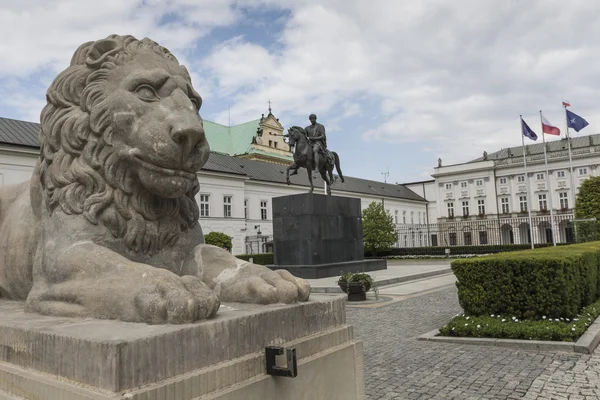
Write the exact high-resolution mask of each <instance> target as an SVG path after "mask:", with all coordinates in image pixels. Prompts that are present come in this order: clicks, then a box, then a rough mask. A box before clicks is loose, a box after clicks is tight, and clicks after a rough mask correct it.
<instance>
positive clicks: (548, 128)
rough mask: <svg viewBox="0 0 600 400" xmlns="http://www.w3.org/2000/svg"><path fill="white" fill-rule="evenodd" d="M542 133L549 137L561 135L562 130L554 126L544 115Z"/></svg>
mask: <svg viewBox="0 0 600 400" xmlns="http://www.w3.org/2000/svg"><path fill="white" fill-rule="evenodd" d="M542 132H544V133H547V134H548V135H556V136H559V135H560V129H558V128H557V127H556V126H554V125H552V124H551V123H550V122H549V121H548V120H547V119H546V118H545V117H544V116H543V115H542Z"/></svg>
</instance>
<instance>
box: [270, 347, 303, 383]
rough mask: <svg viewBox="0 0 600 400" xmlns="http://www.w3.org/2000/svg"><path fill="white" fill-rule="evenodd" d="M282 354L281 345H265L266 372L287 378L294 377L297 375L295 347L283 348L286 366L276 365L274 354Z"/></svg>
mask: <svg viewBox="0 0 600 400" xmlns="http://www.w3.org/2000/svg"><path fill="white" fill-rule="evenodd" d="M282 354H283V347H280V346H267V347H266V348H265V355H266V359H267V374H269V375H273V376H287V377H288V378H295V377H296V376H298V360H297V359H296V348H295V347H293V348H291V349H285V355H286V358H287V368H285V367H279V366H277V362H276V356H280V355H282Z"/></svg>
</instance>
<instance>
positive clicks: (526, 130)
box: [521, 118, 538, 140]
mask: <svg viewBox="0 0 600 400" xmlns="http://www.w3.org/2000/svg"><path fill="white" fill-rule="evenodd" d="M521 131H522V132H523V136H525V137H528V138H529V139H531V140H537V138H538V137H537V135H536V134H535V132H534V131H532V130H531V128H530V127H529V125H527V123H526V122H525V121H523V118H521Z"/></svg>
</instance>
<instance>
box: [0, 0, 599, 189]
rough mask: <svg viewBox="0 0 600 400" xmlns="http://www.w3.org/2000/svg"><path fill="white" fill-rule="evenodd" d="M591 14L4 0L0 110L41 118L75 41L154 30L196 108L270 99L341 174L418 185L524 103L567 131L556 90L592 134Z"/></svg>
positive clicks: (539, 6) (536, 6) (585, 3)
mask: <svg viewBox="0 0 600 400" xmlns="http://www.w3.org/2000/svg"><path fill="white" fill-rule="evenodd" d="M599 20H600V7H599V6H598V2H597V1H593V0H571V1H569V2H565V1H564V0H561V1H555V0H485V1H482V0H454V1H447V0H420V1H414V0H389V1H388V0H369V1H367V0H318V1H311V0H237V1H229V0H101V1H97V0H51V1H47V0H3V1H2V2H0V37H2V40H1V41H0V52H1V54H2V57H1V62H0V116H3V117H8V118H15V119H24V120H28V121H36V122H37V121H39V114H40V111H41V108H42V107H43V105H44V103H45V100H44V95H45V91H46V88H47V87H48V85H49V84H50V82H51V80H52V79H53V77H54V76H55V75H56V74H57V72H59V71H60V70H62V69H64V68H65V67H66V66H67V65H68V62H69V61H70V58H71V56H72V54H73V51H74V50H75V49H76V48H77V47H78V45H79V44H81V43H83V42H86V41H89V40H97V39H101V38H104V37H106V36H107V35H109V34H112V33H119V34H132V35H134V36H136V37H139V38H142V37H144V36H148V37H150V38H152V39H154V40H155V41H157V42H159V43H160V44H163V45H165V46H166V47H168V48H169V49H170V50H171V51H172V52H173V53H174V54H175V55H176V56H177V57H178V58H179V60H180V61H182V62H183V63H185V64H186V65H187V66H188V69H189V70H190V71H191V72H192V78H193V81H194V85H195V87H196V89H197V90H198V91H199V92H200V94H201V95H202V96H203V99H204V104H203V107H202V110H201V114H202V116H203V117H204V118H205V119H208V120H212V121H216V122H220V123H225V124H227V123H228V119H229V110H230V114H231V123H232V124H235V123H241V122H245V121H248V120H252V119H256V118H259V117H260V115H261V113H265V112H266V111H267V107H268V105H267V101H268V99H270V100H271V102H272V107H273V112H274V113H275V114H276V116H277V117H279V118H280V122H282V124H283V125H284V126H285V127H289V126H292V125H301V126H306V125H307V124H308V123H309V121H308V115H309V114H310V113H315V114H317V116H318V121H319V122H321V123H323V124H324V125H325V127H326V129H327V133H328V145H329V148H330V149H332V150H335V151H337V152H338V153H339V154H340V157H341V160H342V169H343V171H344V174H345V175H349V176H355V177H361V178H367V179H374V180H380V181H383V180H384V175H382V172H386V171H387V170H388V168H389V176H388V177H387V181H388V182H401V183H402V182H410V181H417V180H423V179H429V177H430V174H431V173H432V172H433V167H434V166H435V165H437V159H438V158H442V160H443V163H444V165H447V164H452V163H460V162H465V161H468V160H471V159H473V158H477V157H480V156H481V154H482V152H483V151H484V150H486V151H487V152H488V153H491V152H493V151H496V150H499V149H501V148H503V147H509V146H518V145H520V144H521V139H520V131H519V115H520V114H523V117H524V119H525V120H526V121H527V122H528V123H529V125H530V126H531V127H532V128H533V129H534V130H535V131H537V133H538V135H539V134H540V132H539V131H540V127H539V126H540V123H539V110H543V112H544V116H545V117H546V118H547V119H548V120H550V122H552V123H553V124H555V125H557V126H559V127H560V128H561V130H562V131H564V124H565V122H564V112H563V109H562V107H561V101H562V100H568V101H570V103H571V104H572V108H571V109H572V111H574V112H576V113H578V114H579V115H581V116H583V117H584V118H586V119H587V120H588V122H589V123H590V125H589V126H588V127H586V128H585V129H584V130H582V131H581V132H580V133H579V134H580V135H583V134H592V133H597V132H598V131H597V130H596V129H597V128H596V127H597V126H599V125H598V124H600V109H599V108H598V104H599V95H600V92H599V90H600V40H599V38H600V24H599V23H598V21H599ZM555 138H556V137H550V138H549V140H554V139H555ZM540 140H541V138H540Z"/></svg>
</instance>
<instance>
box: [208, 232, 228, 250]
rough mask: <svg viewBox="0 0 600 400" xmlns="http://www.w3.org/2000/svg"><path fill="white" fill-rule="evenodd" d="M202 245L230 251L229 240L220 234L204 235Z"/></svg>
mask: <svg viewBox="0 0 600 400" xmlns="http://www.w3.org/2000/svg"><path fill="white" fill-rule="evenodd" d="M204 243H206V244H212V245H213V246H217V247H221V248H223V249H227V251H231V247H232V244H231V238H230V237H229V236H227V235H226V234H224V233H221V232H211V233H209V234H207V235H204Z"/></svg>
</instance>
